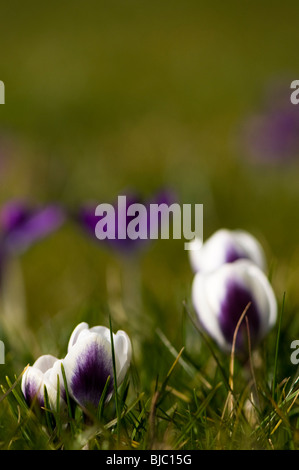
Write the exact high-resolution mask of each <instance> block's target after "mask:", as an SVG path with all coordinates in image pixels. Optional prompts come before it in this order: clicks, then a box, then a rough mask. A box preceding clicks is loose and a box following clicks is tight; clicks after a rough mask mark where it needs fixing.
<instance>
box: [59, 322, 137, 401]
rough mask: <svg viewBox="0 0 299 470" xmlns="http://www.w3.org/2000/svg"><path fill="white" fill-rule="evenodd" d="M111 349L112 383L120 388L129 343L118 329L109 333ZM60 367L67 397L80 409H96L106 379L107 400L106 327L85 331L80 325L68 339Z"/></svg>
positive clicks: (108, 359)
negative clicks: (114, 381) (66, 350)
mask: <svg viewBox="0 0 299 470" xmlns="http://www.w3.org/2000/svg"><path fill="white" fill-rule="evenodd" d="M113 346H114V356H115V368H116V380H117V385H120V384H121V383H122V382H123V380H124V378H125V375H126V373H127V371H128V368H129V366H130V362H131V356H132V347H131V341H130V339H129V337H128V335H127V334H126V333H125V332H124V331H122V330H119V331H118V332H117V333H115V334H114V333H113ZM63 366H64V370H65V375H66V382H67V387H68V392H69V395H70V396H71V397H72V398H73V400H75V402H77V403H78V404H79V405H80V406H82V407H83V408H85V409H94V408H96V407H97V406H98V404H99V401H100V399H101V395H102V392H103V390H104V388H105V385H106V382H107V379H108V377H110V382H109V386H108V390H107V400H108V399H109V398H111V396H112V393H113V387H114V383H113V377H114V374H113V361H112V347H111V335H110V330H109V328H106V327H104V326H94V327H92V328H89V325H88V324H87V323H85V322H83V323H80V324H79V325H78V326H77V327H76V328H75V329H74V331H73V333H72V335H71V337H70V340H69V344H68V353H67V355H66V356H65V358H64V359H63Z"/></svg>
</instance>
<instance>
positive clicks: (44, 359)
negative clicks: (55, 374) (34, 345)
mask: <svg viewBox="0 0 299 470" xmlns="http://www.w3.org/2000/svg"><path fill="white" fill-rule="evenodd" d="M56 361H57V357H54V356H52V355H51V354H44V355H43V356H40V357H39V358H38V359H37V360H36V361H35V363H34V364H33V366H32V367H34V368H35V369H39V370H40V371H41V372H43V373H45V372H46V371H47V370H48V369H51V367H53V365H54V363H55V362H56Z"/></svg>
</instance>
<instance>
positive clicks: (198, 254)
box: [189, 229, 277, 353]
mask: <svg viewBox="0 0 299 470" xmlns="http://www.w3.org/2000/svg"><path fill="white" fill-rule="evenodd" d="M189 253H190V260H191V265H192V267H193V269H194V271H195V276H194V280H193V285H192V301H193V306H194V309H195V312H196V314H197V317H198V319H199V322H200V324H201V326H202V327H203V329H204V330H205V331H206V332H207V333H208V334H209V336H210V337H211V338H213V339H214V340H215V341H216V343H217V344H218V345H219V347H220V348H221V349H223V350H224V351H230V350H231V347H232V343H233V338H234V335H235V331H236V328H237V325H238V322H239V320H240V318H241V316H242V314H243V312H244V311H245V310H246V316H245V318H246V317H247V320H246V321H245V318H244V321H243V322H242V324H241V325H240V327H239V329H238V334H237V335H236V343H235V347H236V350H237V351H239V352H243V353H246V349H247V348H248V344H249V339H250V344H251V346H252V347H254V346H256V345H257V344H259V343H260V341H261V340H262V339H263V338H264V337H265V335H266V334H267V333H268V332H269V331H270V329H271V328H272V327H273V325H274V324H275V322H276V318H277V302H276V298H275V294H274V292H273V289H272V286H271V284H270V282H269V280H268V278H267V276H266V274H265V270H266V261H265V255H264V252H263V249H262V247H261V245H260V243H259V242H258V241H257V240H256V239H255V238H254V237H253V236H252V235H251V234H249V233H247V232H245V231H241V230H236V231H230V230H225V229H222V230H219V231H217V232H216V233H214V234H213V235H212V236H211V237H210V238H209V239H208V240H207V241H206V242H205V243H204V244H203V245H202V247H201V248H200V249H199V250H191V251H190V252H189ZM247 351H248V350H247Z"/></svg>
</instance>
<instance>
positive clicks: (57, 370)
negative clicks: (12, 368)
mask: <svg viewBox="0 0 299 470" xmlns="http://www.w3.org/2000/svg"><path fill="white" fill-rule="evenodd" d="M57 377H59V382H58V379H57ZM60 377H61V360H60V359H57V358H56V357H54V356H52V355H50V354H46V355H43V356H40V357H39V358H38V359H37V360H36V361H35V363H34V364H33V365H32V366H29V367H28V368H27V369H26V370H25V372H24V374H23V376H22V383H21V389H22V392H23V395H24V398H25V400H26V402H27V404H28V406H32V405H33V404H34V403H35V404H36V405H37V406H39V407H44V406H45V400H44V397H45V393H44V387H46V389H47V393H48V397H49V403H50V406H51V409H53V410H56V409H57V393H58V389H57V385H58V383H59V393H60V398H59V400H60V409H61V410H64V409H65V408H66V401H65V395H64V387H63V382H61V378H60Z"/></svg>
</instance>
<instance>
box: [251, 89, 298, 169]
mask: <svg viewBox="0 0 299 470" xmlns="http://www.w3.org/2000/svg"><path fill="white" fill-rule="evenodd" d="M269 88H270V92H269V93H268V94H267V97H266V99H265V103H264V105H263V106H262V107H261V109H260V111H257V112H256V113H255V114H253V115H252V116H250V117H249V118H248V119H247V121H246V122H245V125H244V132H243V137H244V139H243V142H244V144H245V149H246V153H247V154H248V156H249V158H251V159H252V160H253V161H256V162H260V163H263V162H264V163H268V164H269V163H272V164H277V163H283V162H284V163H285V162H288V161H291V160H293V159H294V158H297V157H299V107H298V106H294V105H293V104H292V103H291V101H290V92H289V89H288V87H286V86H285V83H284V84H283V88H282V91H281V89H280V87H279V88H278V87H275V89H272V87H271V85H269Z"/></svg>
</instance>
